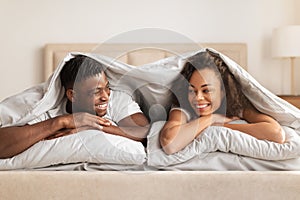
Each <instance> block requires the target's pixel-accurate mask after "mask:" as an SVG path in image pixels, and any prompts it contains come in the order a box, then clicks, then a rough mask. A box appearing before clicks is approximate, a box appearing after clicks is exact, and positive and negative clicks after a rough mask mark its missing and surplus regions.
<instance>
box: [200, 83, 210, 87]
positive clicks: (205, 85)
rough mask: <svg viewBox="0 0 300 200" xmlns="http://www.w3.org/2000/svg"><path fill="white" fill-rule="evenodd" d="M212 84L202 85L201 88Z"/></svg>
mask: <svg viewBox="0 0 300 200" xmlns="http://www.w3.org/2000/svg"><path fill="white" fill-rule="evenodd" d="M211 85H212V84H209V83H208V84H204V85H201V88H203V87H207V86H211Z"/></svg>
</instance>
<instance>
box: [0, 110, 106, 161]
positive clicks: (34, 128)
mask: <svg viewBox="0 0 300 200" xmlns="http://www.w3.org/2000/svg"><path fill="white" fill-rule="evenodd" d="M107 123H108V121H107V120H106V119H103V118H100V117H98V116H95V115H91V114H88V113H75V114H68V115H61V116H58V117H55V118H52V119H48V120H45V121H42V122H38V123H36V124H33V125H24V126H14V127H5V128H0V159H3V158H9V157H12V156H15V155H17V154H19V153H21V152H23V151H25V150H26V149H28V148H29V147H31V146H32V145H34V144H35V143H37V142H39V141H41V140H43V139H46V138H49V137H51V136H53V135H55V134H57V132H58V131H59V130H61V129H72V133H75V132H77V131H78V130H81V128H82V127H85V128H86V129H88V128H89V129H92V128H93V129H98V130H102V129H103V126H106V125H107ZM67 134H69V133H68V132H65V135H67ZM63 135H64V134H63ZM63 135H60V136H63Z"/></svg>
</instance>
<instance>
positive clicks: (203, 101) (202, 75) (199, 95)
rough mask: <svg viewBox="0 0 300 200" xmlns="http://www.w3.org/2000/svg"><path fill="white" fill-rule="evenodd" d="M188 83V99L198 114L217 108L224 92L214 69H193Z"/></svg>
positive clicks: (203, 114)
mask: <svg viewBox="0 0 300 200" xmlns="http://www.w3.org/2000/svg"><path fill="white" fill-rule="evenodd" d="M189 83H190V85H189V92H188V100H189V102H190V104H191V106H192V108H193V109H194V111H195V112H196V114H197V115H198V116H205V115H210V114H212V113H214V112H215V111H216V110H218V108H219V107H220V106H221V103H222V100H223V97H224V92H223V91H222V89H221V81H220V78H219V77H218V76H217V75H216V73H215V71H213V70H212V69H209V68H205V69H202V70H195V71H194V72H193V74H192V76H191V78H190V81H189Z"/></svg>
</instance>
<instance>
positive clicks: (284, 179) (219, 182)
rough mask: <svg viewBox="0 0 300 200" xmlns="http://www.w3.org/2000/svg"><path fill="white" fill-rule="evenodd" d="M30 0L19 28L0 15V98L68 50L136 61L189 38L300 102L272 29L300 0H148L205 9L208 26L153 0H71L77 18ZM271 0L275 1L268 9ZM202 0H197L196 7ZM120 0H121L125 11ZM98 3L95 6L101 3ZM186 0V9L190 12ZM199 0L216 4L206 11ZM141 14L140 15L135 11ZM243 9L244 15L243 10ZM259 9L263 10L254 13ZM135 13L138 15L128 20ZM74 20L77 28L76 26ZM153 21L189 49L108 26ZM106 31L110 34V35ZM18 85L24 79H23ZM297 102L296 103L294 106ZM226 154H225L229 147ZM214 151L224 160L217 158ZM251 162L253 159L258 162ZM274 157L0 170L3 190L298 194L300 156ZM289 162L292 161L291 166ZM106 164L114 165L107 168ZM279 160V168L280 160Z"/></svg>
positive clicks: (115, 195)
mask: <svg viewBox="0 0 300 200" xmlns="http://www.w3.org/2000/svg"><path fill="white" fill-rule="evenodd" d="M130 1H132V2H131V3H133V4H136V5H140V3H139V1H135V0H130ZM30 2H32V3H33V4H32V7H31V8H30V7H29V6H28V5H22V6H23V7H24V6H25V8H28V11H32V15H30V16H28V17H26V18H24V19H25V21H24V22H23V24H22V26H19V28H18V27H17V26H16V27H11V26H10V25H7V23H6V25H4V29H3V30H5V31H4V35H3V37H2V39H0V41H1V42H2V44H3V46H4V47H5V48H3V47H2V48H0V51H1V53H2V55H3V58H2V60H0V72H1V73H0V74H1V75H0V76H1V79H0V83H1V85H2V86H1V94H0V100H3V99H4V98H5V97H7V96H10V95H13V94H16V93H18V92H20V91H22V90H23V89H25V88H28V87H31V86H32V85H35V84H38V83H40V82H44V81H46V80H47V79H48V78H49V76H50V75H51V74H52V73H53V71H54V70H55V68H56V67H57V66H59V64H60V62H61V61H62V59H63V58H64V57H65V56H66V55H67V53H69V52H77V51H79V52H95V53H100V54H103V55H105V54H107V55H108V56H112V57H117V58H118V60H120V61H121V62H125V63H129V64H131V65H134V66H139V65H143V64H145V63H151V62H153V61H156V60H159V59H163V58H166V57H168V56H171V55H172V51H173V50H174V52H176V53H180V54H181V53H183V52H186V51H191V50H192V51H194V50H195V44H196V47H211V48H213V49H216V50H217V51H219V52H221V53H224V54H225V55H227V56H228V57H229V58H231V59H233V60H234V61H235V62H237V63H238V64H240V65H241V66H242V67H243V68H244V69H245V70H246V71H247V72H249V73H250V74H251V75H252V76H253V77H254V78H255V79H256V80H258V82H260V83H261V84H262V85H263V86H265V87H266V88H267V89H268V90H270V91H271V92H272V93H274V94H276V95H277V96H279V97H280V98H282V99H285V100H287V101H288V102H289V103H291V104H293V105H294V106H296V107H297V108H300V96H299V95H297V94H300V88H299V85H300V78H299V77H298V76H299V74H300V70H299V68H300V67H299V66H300V59H298V58H296V59H295V69H294V70H295V72H294V76H295V80H294V84H295V88H294V89H295V94H296V95H295V94H292V90H291V88H290V87H291V85H292V84H291V76H290V74H291V73H290V72H291V70H290V62H289V59H287V58H273V57H272V55H271V54H272V53H271V48H272V46H271V40H272V31H273V30H274V29H275V28H277V27H281V26H284V25H289V24H300V14H299V13H298V12H296V8H300V3H299V2H298V1H297V0H280V1H277V2H274V1H272V0H265V1H259V0H254V1H246V2H243V3H241V2H240V1H239V0H232V1H230V2H231V4H230V5H228V2H227V3H225V2H218V3H216V2H215V1H214V2H212V1H206V0H200V1H193V2H192V3H191V5H189V6H188V5H185V3H183V1H182V2H180V3H179V2H173V3H172V5H170V4H169V3H163V2H160V1H154V2H156V3H157V4H158V3H159V4H163V5H162V7H164V8H165V9H166V8H169V9H172V10H176V9H178V7H180V9H179V10H180V11H181V12H182V16H184V17H186V18H191V19H195V18H196V19H199V18H201V17H202V16H203V15H205V14H206V15H207V16H208V18H209V19H211V21H212V22H210V23H209V24H208V23H207V22H205V21H207V19H205V20H203V21H202V22H200V25H201V26H203V27H207V30H206V31H207V32H206V31H203V29H200V30H198V29H197V27H195V23H197V21H192V22H190V24H189V25H188V26H186V22H182V20H181V17H179V16H177V15H175V14H173V13H169V14H170V18H172V19H173V20H175V21H176V20H177V22H178V23H177V24H176V23H172V22H170V21H169V20H164V19H163V18H162V16H164V15H165V13H164V11H165V10H164V9H162V8H160V9H159V8H158V6H157V5H155V3H153V2H152V3H153V4H150V3H146V5H144V6H142V5H140V6H141V8H140V10H139V11H137V15H134V14H131V15H126V14H128V13H127V11H132V12H133V8H132V6H129V3H121V6H120V5H118V6H119V7H117V8H115V5H116V4H117V2H116V1H114V0H113V1H111V2H110V3H109V2H104V1H100V2H101V3H98V2H95V1H91V4H90V5H88V8H89V9H91V10H93V12H91V13H92V14H89V13H88V12H87V11H82V9H81V7H82V6H84V5H85V4H83V3H78V2H77V3H74V9H75V11H77V12H78V13H81V14H83V16H81V18H79V17H78V16H76V15H75V14H73V13H71V12H69V11H66V10H68V9H67V8H68V7H69V5H70V3H69V2H68V3H67V1H66V2H59V3H58V2H53V1H49V2H47V1H46V3H45V4H44V5H42V3H40V2H39V1H35V0H30ZM1 4H4V5H3V6H0V7H2V8H3V12H2V13H1V14H0V15H3V17H2V19H0V21H1V20H4V18H5V16H6V17H7V15H10V14H9V13H8V12H9V11H12V10H13V9H14V7H15V4H16V3H1ZM118 4H120V3H118ZM216 4H218V5H216ZM270 4H271V5H274V6H273V7H272V8H271V9H270ZM200 5H201V6H202V7H203V8H199V7H200ZM233 5H234V6H233ZM47 7H48V8H47ZM100 7H103V8H100ZM112 7H113V8H114V9H115V10H114V11H110V12H111V13H110V12H108V11H106V8H112ZM120 7H123V8H126V9H125V10H126V12H125V11H124V9H121V8H120ZM217 7H218V8H226V9H223V10H227V12H232V13H235V14H233V15H234V16H233V17H230V16H227V15H226V13H227V12H225V13H224V12H223V11H221V10H218V8H217ZM51 8H52V9H51ZM96 8H97V9H99V10H101V11H102V12H99V10H97V9H96ZM196 8H197V9H200V10H201V12H197V11H198V10H197V9H196ZM245 8H247V9H245ZM5 9H6V11H5ZM36 9H37V10H38V11H36ZM55 9H57V13H56V16H52V17H49V16H46V14H49V15H50V14H51V15H53V12H54V11H53V10H55ZM267 9H268V10H269V16H266V15H265V10H267ZM23 10H26V9H19V11H20V12H19V15H18V17H16V18H12V19H11V23H12V24H13V23H16V21H17V18H19V17H22V16H23V15H25V14H26V12H27V11H23ZM50 10H51V11H50ZM148 10H157V15H158V16H159V17H153V16H152V14H153V13H150V11H148ZM191 10H192V11H193V14H191V13H192V12H191ZM206 10H214V11H215V10H217V11H216V12H213V14H210V13H208V11H206ZM34 11H35V12H34ZM237 11H238V12H237ZM43 12H44V13H45V14H43ZM65 12H67V13H68V14H69V16H71V17H73V19H74V21H76V20H77V23H79V24H80V25H81V28H80V29H78V26H77V25H78V24H76V23H75V22H74V21H72V20H70V18H69V17H65V16H66V13H65ZM89 12H90V11H89ZM134 12H136V10H135V11H134ZM218 12H219V13H223V14H224V16H222V17H224V24H223V25H219V26H220V27H218V28H216V27H213V26H211V23H218V21H219V20H220V16H221V14H220V15H218V14H217V13H218ZM74 13H76V12H74ZM97 13H98V14H97ZM253 13H254V14H253ZM177 14H178V13H177ZM39 15H41V19H42V20H44V21H43V22H41V21H39V20H38V16H39ZM108 15H109V16H120V17H112V19H111V21H112V24H113V25H112V26H111V24H109V22H107V21H106V20H107V19H105V20H104V19H103V18H105V16H108ZM138 15H141V16H145V17H143V19H139V17H138ZM247 15H248V17H246V16H247ZM250 16H251V17H250ZM122 18H123V19H122ZM262 18H263V19H264V20H261V19H262ZM75 19H76V20H75ZM95 19H100V22H101V23H102V24H101V25H100V26H99V27H95V26H96V25H98V24H99V23H96V21H95ZM52 20H53V21H52ZM120 21H121V22H120ZM132 21H134V22H135V23H132ZM122 23H123V24H122ZM46 24H48V25H46ZM116 24H118V25H116ZM136 24H138V25H136ZM245 24H247V25H245ZM17 25H21V23H19V22H17ZM36 25H39V26H36ZM28 26H29V27H31V28H32V29H33V31H32V32H31V33H30V34H29V33H28V30H23V29H26V28H24V27H28ZM76 26H77V28H74V27H76ZM105 26H108V27H110V28H107V27H105ZM153 26H155V27H163V28H161V29H167V30H168V31H170V30H172V32H178V33H180V34H182V35H187V36H188V37H189V38H193V41H197V42H195V43H194V44H193V45H192V47H191V48H190V49H189V48H187V46H189V45H187V44H185V43H184V42H186V41H184V42H179V43H178V41H177V40H174V38H173V39H172V38H171V39H170V38H168V39H166V38H163V39H161V38H160V37H159V36H154V38H152V39H153V40H154V41H155V42H153V40H148V39H149V38H143V37H142V39H141V41H139V40H137V41H136V38H132V37H130V38H129V39H128V38H127V39H126V40H118V39H115V38H117V37H115V36H116V35H115V34H120V33H123V30H128V31H129V32H130V31H132V30H137V29H140V28H143V27H153ZM103 27H105V29H103ZM237 27H240V29H239V31H235V30H236V29H237ZM257 27H259V28H257ZM106 29H107V30H106ZM220 29H221V31H220ZM40 30H44V31H43V32H42V33H40V35H36V33H35V32H38V31H40ZM59 30H61V31H59ZM17 32H21V33H23V35H25V36H26V37H28V38H30V39H28V41H26V39H24V36H23V35H22V36H21V35H18V34H17ZM238 32H239V33H238ZM12 33H13V34H12ZM112 35H114V36H113V37H112ZM107 38H113V39H112V40H110V39H107ZM99 40H100V41H99ZM108 41H112V42H111V43H110V42H108ZM149 41H150V43H149ZM102 42H104V43H105V44H104V45H102V46H101V48H99V44H101V43H102ZM151 42H153V43H151ZM165 42H167V43H165ZM200 42H201V43H200ZM202 42H203V43H202ZM160 45H161V46H160ZM174 45H175V46H174ZM141 46H155V48H154V50H153V49H146V50H145V49H141V48H140V47H141ZM162 47H163V48H162ZM159 48H160V49H167V50H170V49H171V51H168V52H167V53H162V52H158V51H157V50H158V49H159ZM8 49H9V50H8ZM95 49H96V50H95ZM128 49H130V50H132V49H133V51H128ZM170 52H171V53H170ZM16 54H18V59H16V58H15V57H16ZM4 66H5V67H4ZM16 66H17V67H18V68H17V69H16ZM20 66H22V68H20ZM270 71H272V73H270ZM25 74H26V75H25ZM27 74H28V76H27ZM14 76H16V78H17V79H19V81H16V82H14V83H12V84H11V85H8V84H7V83H8V82H10V83H11V77H14ZM297 77H298V78H297ZM4 86H5V87H4ZM24 86H26V87H25V88H24ZM292 110H293V109H292ZM295 112H297V111H296V110H295ZM224 156H225V158H226V155H224ZM236 159H237V160H238V161H237V163H239V162H240V159H241V160H243V158H242V156H241V157H240V156H238V157H236ZM220 160H221V162H222V159H220ZM36 162H37V163H38V162H39V161H36ZM216 162H217V161H216ZM261 162H262V163H263V165H264V166H269V167H272V166H274V165H275V166H276V164H274V163H275V162H276V161H269V162H266V163H267V164H266V163H264V162H263V161H261ZM273 162H274V163H273ZM245 163H246V164H245ZM245 163H244V164H245V165H247V164H249V166H250V167H249V166H248V167H249V168H251V163H250V162H249V163H247V161H245ZM278 163H280V162H278ZM256 164H257V165H260V164H259V162H258V163H256ZM233 165H236V164H233ZM278 165H281V170H270V169H269V170H268V168H267V167H266V168H265V169H264V170H258V171H255V170H246V171H241V170H231V171H227V170H209V169H206V170H196V171H192V170H180V167H179V168H178V169H177V170H176V169H175V170H174V169H173V168H170V169H172V170H166V171H163V170H158V171H156V170H154V171H150V170H149V171H136V170H134V171H131V170H124V171H123V170H121V171H117V170H116V169H118V168H117V167H111V166H109V165H108V166H103V169H104V170H103V169H99V168H97V167H96V166H89V167H88V169H89V170H90V171H88V172H84V171H76V170H74V171H73V170H66V171H65V170H61V169H59V168H55V167H54V168H52V169H51V168H48V169H47V168H45V169H43V168H40V169H36V170H32V169H31V168H30V167H28V168H27V169H26V168H25V169H21V170H20V169H18V170H2V171H1V170H0V198H1V199H2V198H3V199H45V198H46V199H120V196H122V198H123V199H297V198H298V197H299V195H300V192H299V191H300V173H299V170H298V169H299V167H298V166H299V165H298V161H295V163H292V162H291V164H290V165H289V164H287V165H286V164H285V163H284V162H282V163H280V164H278ZM292 166H293V167H294V170H292V168H293V167H292ZM109 167H111V169H112V170H109ZM182 167H183V168H184V167H186V166H182ZM252 167H253V166H252ZM285 167H286V169H284V168H285ZM289 167H290V168H289ZM83 168H84V167H83ZM254 168H255V167H254ZM245 169H246V168H245ZM174 188H176V189H174ZM116 191H118V192H116ZM120 194H121V195H120Z"/></svg>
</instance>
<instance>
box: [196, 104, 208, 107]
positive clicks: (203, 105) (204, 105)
mask: <svg viewBox="0 0 300 200" xmlns="http://www.w3.org/2000/svg"><path fill="white" fill-rule="evenodd" d="M207 106H208V104H202V105H197V108H205V107H207Z"/></svg>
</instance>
